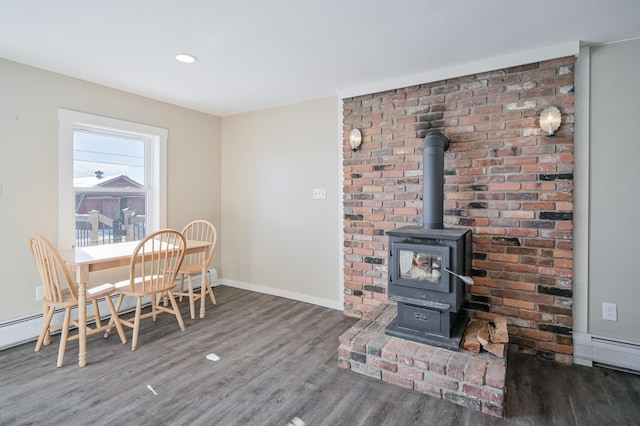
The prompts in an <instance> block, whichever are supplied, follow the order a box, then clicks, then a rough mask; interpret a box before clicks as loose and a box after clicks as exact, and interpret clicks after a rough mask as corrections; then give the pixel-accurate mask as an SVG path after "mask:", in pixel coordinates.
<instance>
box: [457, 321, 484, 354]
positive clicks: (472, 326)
mask: <svg viewBox="0 0 640 426" xmlns="http://www.w3.org/2000/svg"><path fill="white" fill-rule="evenodd" d="M482 324H483V322H482V321H472V322H471V323H469V325H468V326H467V331H466V332H465V333H464V339H463V341H462V347H463V348H464V349H466V350H468V351H469V352H473V353H476V354H477V353H480V342H479V341H478V339H477V337H476V336H477V334H478V330H479V329H480V328H481V327H482Z"/></svg>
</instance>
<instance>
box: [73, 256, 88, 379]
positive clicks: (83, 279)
mask: <svg viewBox="0 0 640 426" xmlns="http://www.w3.org/2000/svg"><path fill="white" fill-rule="evenodd" d="M87 282H89V268H88V267H79V268H78V269H77V270H76V283H77V284H78V323H79V324H78V365H79V366H80V367H84V366H85V365H87Z"/></svg>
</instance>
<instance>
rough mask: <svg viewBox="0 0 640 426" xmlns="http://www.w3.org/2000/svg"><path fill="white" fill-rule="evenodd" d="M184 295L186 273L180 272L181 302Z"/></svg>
mask: <svg viewBox="0 0 640 426" xmlns="http://www.w3.org/2000/svg"><path fill="white" fill-rule="evenodd" d="M183 295H184V274H180V298H178V300H179V301H181V302H182V297H183ZM192 318H193V317H192Z"/></svg>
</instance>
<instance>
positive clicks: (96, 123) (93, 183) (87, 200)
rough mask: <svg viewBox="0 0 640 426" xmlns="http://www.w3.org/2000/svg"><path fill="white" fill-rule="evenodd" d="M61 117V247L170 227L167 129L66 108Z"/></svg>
mask: <svg viewBox="0 0 640 426" xmlns="http://www.w3.org/2000/svg"><path fill="white" fill-rule="evenodd" d="M58 118H59V124H60V134H59V142H60V157H59V163H60V187H59V212H58V217H59V222H58V246H59V248H67V247H74V246H80V247H81V246H89V245H100V244H112V243H117V242H123V241H137V240H140V239H142V238H143V237H144V236H145V235H148V234H149V233H151V232H155V231H157V230H158V229H161V228H163V227H166V186H167V184H166V163H167V162H166V152H167V133H168V132H167V130H166V129H161V128H157V127H153V126H148V125H144V124H138V123H132V122H128V121H123V120H117V119H111V118H107V117H101V116H96V115H91V114H85V113H80V112H75V111H68V110H62V109H61V110H59V112H58Z"/></svg>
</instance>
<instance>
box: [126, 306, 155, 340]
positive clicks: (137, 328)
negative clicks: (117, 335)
mask: <svg viewBox="0 0 640 426" xmlns="http://www.w3.org/2000/svg"><path fill="white" fill-rule="evenodd" d="M152 300H153V299H152ZM152 303H153V302H152ZM141 312H142V296H138V301H137V302H136V316H135V318H134V320H133V337H132V338H131V350H132V351H135V350H136V347H137V346H138V333H139V332H140V314H141Z"/></svg>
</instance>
